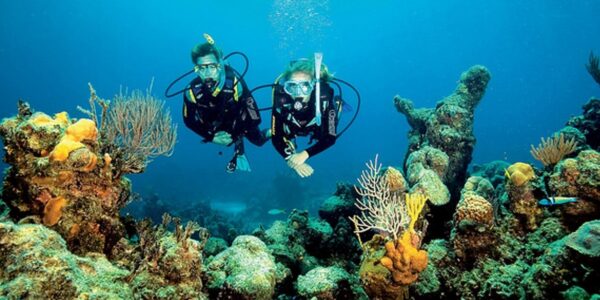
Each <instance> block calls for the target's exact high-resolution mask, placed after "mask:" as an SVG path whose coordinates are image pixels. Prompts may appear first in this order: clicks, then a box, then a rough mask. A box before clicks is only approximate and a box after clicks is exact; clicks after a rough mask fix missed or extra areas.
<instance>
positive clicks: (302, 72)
mask: <svg viewBox="0 0 600 300" xmlns="http://www.w3.org/2000/svg"><path fill="white" fill-rule="evenodd" d="M315 57H316V59H315V60H312V59H311V60H309V59H302V60H298V61H294V62H292V63H290V65H289V66H288V68H287V69H286V70H285V72H284V73H283V74H281V75H280V76H279V78H278V79H277V81H276V83H275V85H273V107H272V119H271V122H272V123H271V139H272V142H273V146H275V149H276V150H277V152H279V154H281V156H283V157H284V158H285V159H286V161H287V165H288V166H289V167H290V168H292V169H294V170H295V171H296V173H298V175H300V176H301V177H308V176H310V175H312V173H313V172H314V170H313V168H312V167H311V166H310V165H309V164H307V163H306V160H307V159H308V158H309V157H313V156H315V155H317V154H319V153H321V152H322V151H323V150H325V149H327V148H329V147H331V146H332V145H333V144H335V141H336V138H337V121H338V113H339V109H340V108H341V106H342V105H341V103H337V102H341V99H340V100H337V99H336V98H334V96H333V95H334V91H333V89H332V88H331V86H330V85H329V84H328V81H329V80H331V79H332V75H331V74H330V73H329V71H328V70H327V67H326V66H325V65H321V62H320V59H321V57H320V55H316V56H315ZM315 70H320V71H319V72H318V73H317V72H316V71H315ZM317 93H318V94H320V95H319V97H317V96H316V94H317ZM298 136H310V142H309V143H311V142H313V141H316V143H315V144H313V145H311V146H309V147H308V148H306V149H305V150H301V151H300V150H298V149H296V142H295V139H296V137H298Z"/></svg>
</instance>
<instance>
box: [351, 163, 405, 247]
mask: <svg viewBox="0 0 600 300" xmlns="http://www.w3.org/2000/svg"><path fill="white" fill-rule="evenodd" d="M377 159H378V156H375V160H374V161H369V162H368V163H367V164H366V166H367V169H366V170H363V171H362V174H361V176H360V178H359V179H358V183H359V185H360V187H356V192H357V193H358V194H359V196H360V197H359V198H357V199H356V201H355V205H356V207H357V208H358V209H359V210H360V215H357V216H354V217H351V218H350V220H351V221H352V223H353V224H354V226H355V233H356V234H357V235H359V234H360V233H363V232H367V231H369V230H375V231H379V232H384V233H386V234H388V235H390V236H391V237H393V239H394V240H397V239H398V236H399V234H400V233H401V232H402V231H403V230H404V229H405V228H406V227H407V224H408V222H409V218H408V213H407V209H406V204H405V202H404V201H403V200H402V198H401V196H400V194H398V193H393V192H391V191H390V187H389V183H388V180H387V178H386V177H385V176H384V175H383V174H382V172H381V164H379V163H378V161H377Z"/></svg>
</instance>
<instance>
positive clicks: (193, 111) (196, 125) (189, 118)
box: [183, 90, 214, 143]
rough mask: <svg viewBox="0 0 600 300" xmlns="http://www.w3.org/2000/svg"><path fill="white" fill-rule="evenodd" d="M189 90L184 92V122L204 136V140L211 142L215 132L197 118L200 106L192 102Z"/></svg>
mask: <svg viewBox="0 0 600 300" xmlns="http://www.w3.org/2000/svg"><path fill="white" fill-rule="evenodd" d="M188 91H189V90H186V91H185V92H184V93H183V123H184V124H185V126H186V127H187V128H189V129H191V130H192V131H193V132H195V133H196V134H198V135H200V136H201V137H203V138H204V140H203V142H205V143H206V142H210V141H212V140H213V138H214V133H211V132H210V131H209V129H208V128H207V127H206V126H203V125H202V122H200V120H198V119H196V116H197V114H198V108H197V106H196V104H195V103H192V102H191V101H190V100H189V98H188V96H187V94H188Z"/></svg>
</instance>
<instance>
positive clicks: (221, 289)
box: [206, 235, 278, 300]
mask: <svg viewBox="0 0 600 300" xmlns="http://www.w3.org/2000/svg"><path fill="white" fill-rule="evenodd" d="M206 268H207V270H206V277H207V285H208V288H209V291H210V295H211V298H213V299H216V298H218V299H222V298H225V299H227V297H233V298H234V299H248V300H261V299H265V300H266V299H272V297H273V294H274V292H275V284H276V282H277V280H278V278H277V274H278V273H277V266H276V264H275V259H274V258H273V256H272V255H271V254H270V253H269V250H268V248H267V246H266V245H265V244H264V243H263V242H262V241H261V240H259V239H258V238H256V237H254V236H244V235H241V236H238V237H237V238H236V239H235V240H234V241H233V244H232V245H231V247H229V248H227V249H226V250H225V251H223V252H221V253H219V254H218V255H216V256H215V257H213V258H212V259H211V260H210V261H209V262H208V264H207V266H206Z"/></svg>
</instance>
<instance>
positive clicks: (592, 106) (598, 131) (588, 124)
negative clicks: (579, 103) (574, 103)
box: [567, 98, 600, 151]
mask: <svg viewBox="0 0 600 300" xmlns="http://www.w3.org/2000/svg"><path fill="white" fill-rule="evenodd" d="M567 126H572V127H574V128H576V129H578V130H579V131H580V132H581V134H583V135H584V136H585V142H586V143H587V144H588V145H589V146H590V147H591V148H592V149H594V150H596V151H600V99H597V98H592V99H590V100H589V101H588V102H587V103H586V104H584V105H583V115H581V116H576V117H572V118H571V119H570V120H569V121H568V122H567ZM581 144H583V143H581Z"/></svg>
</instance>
